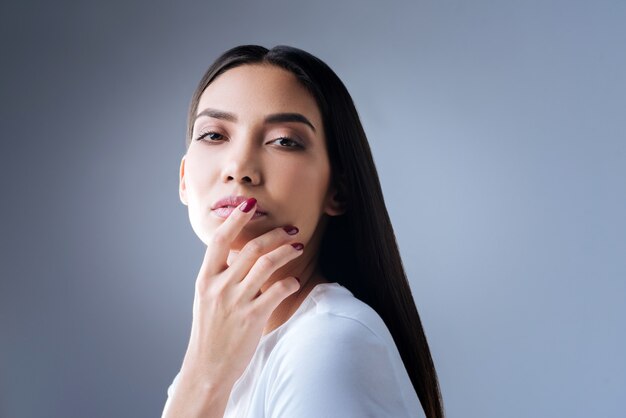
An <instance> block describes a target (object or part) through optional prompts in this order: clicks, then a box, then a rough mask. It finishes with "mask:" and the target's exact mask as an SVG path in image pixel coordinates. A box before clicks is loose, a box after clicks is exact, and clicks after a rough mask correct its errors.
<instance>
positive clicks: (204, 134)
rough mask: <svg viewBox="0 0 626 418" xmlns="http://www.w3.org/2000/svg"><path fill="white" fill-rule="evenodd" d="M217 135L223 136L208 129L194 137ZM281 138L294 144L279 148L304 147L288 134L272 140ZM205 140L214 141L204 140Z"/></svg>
mask: <svg viewBox="0 0 626 418" xmlns="http://www.w3.org/2000/svg"><path fill="white" fill-rule="evenodd" d="M214 134H215V135H219V136H224V135H222V134H220V133H217V132H214V131H208V132H204V133H202V134H200V136H199V137H198V138H196V141H202V140H204V138H206V137H207V136H209V135H214ZM281 139H285V140H287V141H291V142H292V143H293V144H294V145H291V146H286V147H280V148H293V149H304V146H302V144H300V143H299V142H298V141H296V140H295V139H292V138H290V137H288V136H280V137H278V138H275V139H274V141H278V140H281ZM205 142H216V141H205ZM272 142H273V141H272Z"/></svg>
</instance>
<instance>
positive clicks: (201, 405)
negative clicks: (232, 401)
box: [161, 374, 233, 418]
mask: <svg viewBox="0 0 626 418" xmlns="http://www.w3.org/2000/svg"><path fill="white" fill-rule="evenodd" d="M232 386H233V384H228V383H225V382H221V384H220V383H219V382H211V381H208V380H203V379H202V378H194V377H192V376H189V377H187V376H185V375H183V374H180V375H179V376H178V381H177V382H176V386H175V388H174V390H173V392H172V394H171V396H168V399H167V402H166V404H165V408H164V409H163V415H161V418H183V417H203V418H222V417H223V416H224V411H225V409H226V403H227V402H228V397H229V395H230V390H231V389H232Z"/></svg>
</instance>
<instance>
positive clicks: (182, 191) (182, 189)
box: [178, 155, 187, 206]
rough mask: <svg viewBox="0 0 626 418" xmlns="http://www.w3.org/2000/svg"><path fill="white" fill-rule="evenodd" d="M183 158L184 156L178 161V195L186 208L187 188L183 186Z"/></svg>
mask: <svg viewBox="0 0 626 418" xmlns="http://www.w3.org/2000/svg"><path fill="white" fill-rule="evenodd" d="M185 157H186V155H183V158H182V160H180V176H179V183H178V195H179V196H180V201H181V202H183V205H185V206H187V186H186V185H185Z"/></svg>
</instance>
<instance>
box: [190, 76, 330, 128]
mask: <svg viewBox="0 0 626 418" xmlns="http://www.w3.org/2000/svg"><path fill="white" fill-rule="evenodd" d="M207 108H211V109H219V110H222V111H224V112H228V113H233V114H235V115H236V116H238V117H239V116H240V117H241V118H246V117H254V116H260V115H266V114H272V113H287V112H290V113H291V112H294V113H300V114H303V115H305V116H306V117H307V118H308V119H309V120H311V122H312V123H313V124H315V125H316V126H321V115H320V113H319V109H318V107H317V103H316V101H315V99H314V97H313V95H312V94H311V93H310V92H309V91H308V90H307V89H306V88H305V87H304V86H303V85H301V84H300V82H299V81H298V79H297V78H296V77H295V75H293V74H292V73H291V72H289V71H287V70H285V69H282V68H280V67H277V66H274V65H267V64H263V65H261V64H256V65H249V64H248V65H241V66H238V67H235V68H231V69H229V70H227V71H225V72H224V73H222V74H220V75H219V76H218V77H217V78H215V79H214V80H213V81H212V82H211V84H209V85H208V86H207V88H206V89H205V90H204V92H203V93H202V95H201V96H200V100H199V102H198V108H197V111H196V115H197V114H199V113H200V112H202V111H203V110H204V109H207Z"/></svg>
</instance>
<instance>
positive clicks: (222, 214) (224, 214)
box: [211, 207, 265, 221]
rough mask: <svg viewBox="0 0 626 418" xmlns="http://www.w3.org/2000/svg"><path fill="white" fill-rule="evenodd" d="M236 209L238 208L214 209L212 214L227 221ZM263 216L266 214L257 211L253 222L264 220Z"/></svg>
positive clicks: (253, 216)
mask: <svg viewBox="0 0 626 418" xmlns="http://www.w3.org/2000/svg"><path fill="white" fill-rule="evenodd" d="M235 209H237V208H236V207H229V208H217V209H213V210H212V211H211V213H212V214H214V215H215V216H217V217H218V218H222V219H226V218H228V216H229V215H230V214H231V213H232V211H234V210H235ZM263 216H265V214H264V213H262V212H258V211H257V212H254V215H252V219H251V220H252V221H253V220H255V219H258V218H262V217H263Z"/></svg>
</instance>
